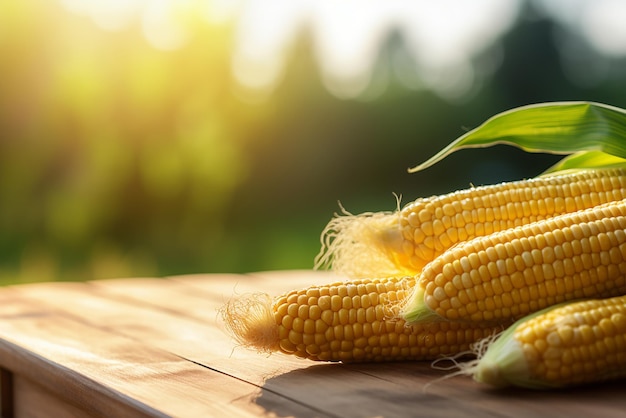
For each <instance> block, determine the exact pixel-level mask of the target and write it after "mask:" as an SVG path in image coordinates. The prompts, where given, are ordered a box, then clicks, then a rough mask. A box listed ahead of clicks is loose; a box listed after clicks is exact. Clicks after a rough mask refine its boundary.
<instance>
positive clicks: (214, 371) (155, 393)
mask: <svg viewBox="0 0 626 418" xmlns="http://www.w3.org/2000/svg"><path fill="white" fill-rule="evenodd" d="M337 279H341V278H340V277H337V276H333V275H329V274H323V273H316V272H308V271H305V272H293V271H288V272H265V273H258V274H249V275H196V276H182V277H172V278H167V279H116V280H106V281H96V282H91V283H42V284H33V285H23V286H15V287H12V288H7V289H2V290H0V366H1V367H8V366H10V365H11V363H13V362H12V361H7V358H9V360H10V357H7V356H6V353H5V351H8V352H9V353H10V352H11V350H25V351H26V353H30V354H29V355H30V356H31V357H33V358H31V357H28V356H26V357H25V360H23V361H24V364H21V363H19V362H18V363H16V366H14V367H13V369H12V370H13V371H14V373H18V374H25V375H26V378H27V379H30V380H35V381H36V379H35V374H36V373H35V372H34V371H33V369H32V365H33V364H35V365H36V366H37V367H36V369H38V368H43V369H44V371H45V370H47V369H46V367H48V368H49V369H50V370H48V371H47V372H46V373H48V374H47V375H46V374H44V376H48V377H47V378H46V379H44V380H43V383H42V385H43V388H44V389H45V390H46V391H47V393H52V394H53V395H55V396H62V393H61V392H62V391H60V390H58V389H57V390H56V391H55V387H54V386H55V385H52V384H50V382H55V380H54V379H52V377H51V376H50V373H52V372H51V370H53V369H54V370H56V369H58V368H59V367H62V368H64V370H65V373H66V376H65V379H66V380H68V379H69V380H78V381H81V380H80V379H83V380H84V381H86V382H88V383H89V384H87V383H84V382H83V383H82V384H83V386H85V385H87V386H86V387H87V390H84V391H83V392H80V396H82V398H79V399H82V400H81V401H80V402H78V405H77V407H80V408H85V405H84V404H83V402H85V401H86V400H87V399H89V398H90V395H89V392H90V391H91V392H92V393H96V394H98V396H99V397H102V398H103V399H108V398H112V399H117V401H118V402H119V403H120V405H119V407H120V408H123V407H124V405H125V402H126V401H129V402H130V403H131V405H132V401H134V402H135V403H136V404H135V408H138V405H141V406H142V407H143V408H144V412H146V411H147V412H146V413H147V414H152V413H154V414H158V413H157V412H155V411H159V412H160V413H164V414H168V415H174V416H253V415H261V414H269V415H270V416H281V417H282V416H295V417H317V416H327V417H371V416H384V417H394V416H398V417H401V416H427V417H437V416H446V417H447V416H467V417H477V416H480V417H525V416H529V417H530V416H534V417H536V416H551V417H563V418H565V417H568V418H569V417H571V416H579V415H581V414H585V415H589V416H594V417H617V416H622V415H623V411H624V410H625V409H626V400H625V399H624V398H623V396H620V395H621V393H622V392H623V391H624V390H625V389H626V384H625V382H624V381H619V382H615V383H610V384H602V385H596V386H592V387H584V388H578V389H572V390H568V391H552V392H537V391H531V390H521V389H509V390H500V391H494V390H490V389H488V388H487V387H485V386H482V385H478V384H475V383H474V382H473V381H472V380H471V379H469V378H467V377H463V376H456V377H453V378H451V379H448V380H445V381H441V382H438V383H434V384H432V385H430V386H429V387H428V389H427V390H426V391H424V388H425V387H426V385H428V384H431V383H432V382H433V381H434V380H435V379H437V378H439V377H441V376H444V375H445V372H442V371H437V370H433V369H432V368H431V367H430V364H429V363H428V362H404V363H387V364H353V365H343V364H326V363H315V362H310V361H306V360H299V359H296V358H293V357H289V356H285V355H280V354H274V355H271V356H267V355H264V354H258V353H255V352H253V351H249V350H246V349H243V348H241V347H239V348H236V347H234V345H233V342H232V341H231V340H230V339H229V338H228V336H227V335H226V334H225V332H224V330H223V327H222V325H221V323H220V321H219V318H218V315H217V309H218V308H219V307H220V306H222V304H223V303H224V302H225V301H226V300H227V299H228V298H229V297H230V296H231V295H232V294H233V293H246V292H251V291H266V292H269V293H271V294H279V293H282V292H284V291H287V290H290V289H292V288H300V287H304V286H307V285H309V284H312V283H319V282H323V281H335V280H337ZM5 346H6V347H5ZM3 347H4V348H3ZM7 347H9V348H11V350H9V349H8V348H7ZM68 347H69V348H68ZM37 359H39V360H41V359H46V361H48V362H50V364H48V366H46V364H40V363H37ZM94 359H95V360H94ZM112 364H113V365H114V366H115V367H113V366H111V365H112ZM26 365H29V367H26ZM16 368H17V369H18V370H16ZM81 382H82V381H81ZM46 385H47V386H46ZM100 386H101V387H100ZM94 388H99V389H98V390H99V392H98V390H95V389H94ZM103 388H104V389H103ZM74 390H75V391H76V390H78V389H74ZM122 394H123V396H122ZM38 396H39V395H38ZM116 397H117V398H116ZM73 402H74V403H73V405H76V403H77V402H76V401H73ZM165 404H167V405H165ZM140 410H141V409H140ZM98 411H99V407H95V408H92V410H91V411H90V413H92V414H93V415H96V412H98ZM218 414H219V415H218ZM155 416H157V415H155Z"/></svg>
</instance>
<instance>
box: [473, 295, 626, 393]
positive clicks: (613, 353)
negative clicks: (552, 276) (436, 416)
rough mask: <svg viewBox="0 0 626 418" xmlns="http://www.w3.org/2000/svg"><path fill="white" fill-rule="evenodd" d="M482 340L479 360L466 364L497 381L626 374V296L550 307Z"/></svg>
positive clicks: (570, 380) (567, 382)
mask: <svg viewBox="0 0 626 418" xmlns="http://www.w3.org/2000/svg"><path fill="white" fill-rule="evenodd" d="M481 346H482V347H487V348H486V350H485V349H484V348H483V349H482V350H483V351H484V352H483V353H478V355H479V358H478V360H476V361H473V362H470V363H467V364H464V365H461V369H462V370H464V371H465V373H467V374H472V375H473V377H474V379H475V380H476V381H479V382H483V383H487V384H490V385H494V386H508V385H516V386H523V387H528V388H534V389H542V388H557V387H565V386H573V385H580V384H584V383H591V382H598V381H602V380H609V379H615V378H618V377H623V376H626V296H618V297H614V298H610V299H595V300H585V301H581V302H569V303H567V304H564V305H559V306H556V307H554V306H553V307H550V308H547V309H545V310H543V311H540V312H537V313H535V314H533V315H530V316H529V317H526V318H523V319H521V320H519V321H518V322H516V323H515V324H513V325H512V326H511V327H510V328H509V329H507V330H506V331H505V332H504V333H503V334H502V335H501V336H500V337H498V338H497V340H495V341H494V342H491V341H489V340H484V342H482V343H479V344H477V347H481ZM537 347H541V348H540V349H537Z"/></svg>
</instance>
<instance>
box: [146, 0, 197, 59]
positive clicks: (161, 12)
mask: <svg viewBox="0 0 626 418" xmlns="http://www.w3.org/2000/svg"><path fill="white" fill-rule="evenodd" d="M181 3H189V2H188V1H187V2H182V1H180V2H176V3H174V2H172V1H170V0H153V1H151V2H150V3H149V4H148V5H147V7H146V9H145V10H144V11H143V13H142V16H141V24H142V29H143V33H144V35H145V37H146V39H147V40H148V42H150V44H151V45H152V46H153V47H155V48H157V49H162V50H166V51H167V50H174V49H178V48H180V47H181V46H183V45H184V44H185V43H186V42H187V40H188V38H189V31H188V28H186V27H185V25H184V22H181V20H182V19H183V17H182V16H181V15H182V11H181V10H180V8H181Z"/></svg>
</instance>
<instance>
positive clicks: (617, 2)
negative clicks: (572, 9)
mask: <svg viewBox="0 0 626 418" xmlns="http://www.w3.org/2000/svg"><path fill="white" fill-rule="evenodd" d="M582 16H583V21H582V30H583V32H584V33H585V34H586V35H587V36H588V37H589V40H590V42H591V43H592V44H593V45H594V46H595V47H596V48H597V49H598V50H599V51H600V52H602V53H605V54H607V55H610V56H615V57H623V56H624V55H626V24H625V20H626V2H624V1H622V0H595V1H594V2H593V3H590V4H588V10H587V12H586V13H584V14H583V15H582Z"/></svg>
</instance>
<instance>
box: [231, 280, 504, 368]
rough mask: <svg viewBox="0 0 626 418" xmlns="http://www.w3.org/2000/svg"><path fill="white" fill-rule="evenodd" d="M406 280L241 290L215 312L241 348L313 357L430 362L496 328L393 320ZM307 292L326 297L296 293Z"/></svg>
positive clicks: (410, 283) (408, 287)
mask: <svg viewBox="0 0 626 418" xmlns="http://www.w3.org/2000/svg"><path fill="white" fill-rule="evenodd" d="M414 285H415V279H414V278H413V277H404V278H387V279H362V280H353V281H349V282H344V283H334V284H330V285H324V286H314V287H311V288H309V289H303V290H295V291H292V292H289V293H287V294H285V295H282V296H280V297H277V298H275V299H274V300H272V299H271V298H270V297H269V296H268V295H264V294H257V295H249V296H247V297H243V298H240V299H235V300H233V301H231V302H229V303H228V304H227V305H226V306H225V307H224V308H223V309H222V317H223V319H224V321H225V323H226V325H227V327H228V329H229V330H230V331H231V333H232V334H233V336H234V337H235V339H236V340H237V341H238V342H239V343H240V344H241V345H244V346H248V347H251V348H256V349H257V350H259V351H262V352H272V351H280V352H283V353H286V354H293V355H296V356H297V357H301V358H307V359H311V360H321V361H343V362H358V361H360V362H363V361H398V360H427V359H434V358H436V357H438V356H440V355H454V354H456V353H460V352H462V351H466V350H468V349H469V347H470V344H471V343H473V342H476V341H478V340H480V339H482V338H484V337H486V336H488V335H491V334H493V333H494V332H497V331H498V330H501V327H491V326H483V325H470V324H462V323H454V322H439V323H435V324H425V325H417V326H406V324H405V322H404V321H403V320H401V319H398V308H399V305H398V303H399V301H401V300H403V299H404V298H405V297H406V295H407V293H408V292H409V291H410V290H411V289H412V287H413V286H414ZM310 294H319V295H330V294H333V296H320V297H319V298H315V297H301V296H302V295H305V296H306V295H310ZM340 295H343V296H340ZM355 301H356V303H355Z"/></svg>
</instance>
